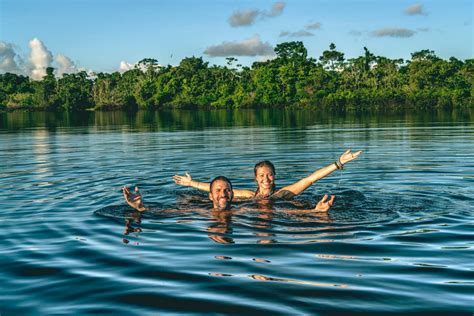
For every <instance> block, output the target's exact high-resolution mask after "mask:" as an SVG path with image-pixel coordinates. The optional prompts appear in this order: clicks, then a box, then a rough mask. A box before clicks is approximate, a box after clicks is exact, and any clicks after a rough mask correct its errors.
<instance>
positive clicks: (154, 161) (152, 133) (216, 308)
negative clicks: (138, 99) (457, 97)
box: [0, 110, 474, 316]
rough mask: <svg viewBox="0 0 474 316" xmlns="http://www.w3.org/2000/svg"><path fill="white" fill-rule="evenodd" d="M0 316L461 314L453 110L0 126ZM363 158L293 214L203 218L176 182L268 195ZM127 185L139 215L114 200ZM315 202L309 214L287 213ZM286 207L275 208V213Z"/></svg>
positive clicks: (459, 161) (35, 119)
mask: <svg viewBox="0 0 474 316" xmlns="http://www.w3.org/2000/svg"><path fill="white" fill-rule="evenodd" d="M0 124H1V125H0V149H1V151H0V189H1V191H2V193H3V198H2V199H0V224H1V227H2V229H3V232H2V234H1V235H2V237H1V240H2V247H1V248H0V258H1V262H2V269H1V270H0V314H1V315H2V316H4V315H63V314H73V315H81V314H132V315H135V314H141V315H147V314H149V315H155V314H168V313H169V314H208V313H213V314H227V313H234V314H257V313H262V314H263V313H265V314H267V315H288V314H297V315H298V314H299V315H308V314H311V315H314V314H335V313H351V314H358V313H359V314H366V313H371V314H376V313H379V312H386V313H430V314H448V313H449V314H451V315H453V314H455V315H458V314H459V315H472V313H473V312H474V304H473V293H474V252H473V249H474V238H473V237H474V233H473V224H474V207H473V205H474V120H473V113H472V111H471V112H469V111H467V112H447V113H446V112H437V113H422V114H410V115H408V114H385V115H383V116H380V115H378V116H377V115H373V114H370V113H366V114H360V115H353V114H328V113H320V112H315V111H303V110H240V111H208V112H206V111H168V112H138V113H132V114H130V113H123V112H106V113H92V112H91V113H84V114H81V115H79V114H68V113H60V114H53V113H22V112H14V113H3V114H0ZM348 148H352V149H353V150H363V154H362V155H361V156H360V157H359V158H358V159H357V160H355V161H353V162H351V163H349V164H348V165H347V166H346V167H345V169H344V170H343V171H337V172H335V173H333V174H332V175H330V176H329V177H327V178H324V179H322V180H320V181H319V182H317V183H315V184H314V185H313V186H312V187H310V188H309V189H308V190H306V191H305V192H304V193H303V194H302V195H300V196H298V197H297V198H296V199H295V200H293V201H285V202H281V201H277V202H275V203H274V204H272V205H268V204H262V203H256V202H252V201H238V202H236V203H235V207H234V211H232V212H220V213H219V212H213V211H211V210H210V203H209V201H208V200H207V197H206V194H204V193H201V192H198V191H196V190H192V189H189V188H184V187H178V186H177V185H176V184H174V182H173V181H172V179H171V177H172V176H173V175H174V174H184V173H185V172H189V173H190V174H191V175H192V176H193V178H194V179H197V180H201V181H209V180H210V179H212V178H213V177H214V176H217V175H226V176H227V177H229V178H230V179H232V181H233V184H234V187H238V188H247V189H254V188H255V183H254V180H253V165H254V164H255V163H257V162H259V161H260V160H263V159H268V160H271V161H272V162H273V163H274V164H275V166H276V168H277V187H281V186H284V185H288V184H291V183H293V182H295V181H297V180H299V179H301V178H302V177H305V176H307V175H309V174H310V173H312V172H313V171H315V170H317V169H319V168H321V167H324V166H326V165H328V164H330V163H332V162H334V161H335V160H336V159H337V158H338V156H339V155H340V154H342V153H343V152H344V150H345V149H348ZM123 185H127V186H135V185H138V186H139V187H140V189H141V192H142V194H143V197H144V201H145V204H147V205H148V206H150V207H151V211H150V212H148V213H144V214H142V215H141V216H140V215H139V214H137V213H136V212H134V211H132V210H131V209H130V208H129V207H128V206H126V205H125V203H124V202H123V197H122V194H121V190H120V188H121V187H122V186H123ZM323 194H334V195H335V196H336V200H335V205H334V206H333V208H332V209H331V210H330V211H329V213H328V214H327V215H325V216H323V215H318V216H316V215H313V214H299V213H298V210H301V209H307V208H311V207H314V204H315V203H316V202H317V201H318V200H319V199H320V198H321V196H322V195H323ZM288 210H289V211H290V212H288Z"/></svg>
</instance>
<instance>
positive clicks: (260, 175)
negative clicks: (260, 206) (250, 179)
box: [253, 160, 276, 193]
mask: <svg viewBox="0 0 474 316" xmlns="http://www.w3.org/2000/svg"><path fill="white" fill-rule="evenodd" d="M253 171H254V173H255V181H257V185H258V189H257V193H258V192H263V191H273V190H275V174H276V172H275V166H274V165H273V164H272V163H271V162H270V161H268V160H264V161H260V162H259V163H257V164H256V165H255V167H254V169H253Z"/></svg>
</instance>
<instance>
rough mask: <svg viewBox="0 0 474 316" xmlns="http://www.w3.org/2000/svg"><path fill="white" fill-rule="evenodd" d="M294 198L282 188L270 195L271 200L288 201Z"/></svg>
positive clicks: (292, 194)
mask: <svg viewBox="0 0 474 316" xmlns="http://www.w3.org/2000/svg"><path fill="white" fill-rule="evenodd" d="M294 196H295V194H294V193H292V192H290V191H289V190H285V188H282V189H280V190H277V191H275V193H273V194H272V195H271V197H272V199H284V200H289V199H291V198H293V197H294Z"/></svg>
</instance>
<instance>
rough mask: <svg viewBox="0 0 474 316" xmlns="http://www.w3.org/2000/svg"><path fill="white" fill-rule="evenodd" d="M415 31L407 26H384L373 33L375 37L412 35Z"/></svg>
mask: <svg viewBox="0 0 474 316" xmlns="http://www.w3.org/2000/svg"><path fill="white" fill-rule="evenodd" d="M415 33H416V32H415V31H413V30H409V29H405V28H389V27H387V28H383V29H378V30H375V31H373V32H372V33H371V35H372V36H375V37H412V36H413V35H415Z"/></svg>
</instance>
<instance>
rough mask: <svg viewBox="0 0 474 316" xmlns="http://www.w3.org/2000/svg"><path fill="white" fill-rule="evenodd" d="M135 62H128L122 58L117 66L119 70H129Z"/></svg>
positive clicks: (133, 66)
mask: <svg viewBox="0 0 474 316" xmlns="http://www.w3.org/2000/svg"><path fill="white" fill-rule="evenodd" d="M135 65H136V63H135V64H130V63H127V62H126V61H124V60H122V61H121V62H120V66H119V72H126V71H129V70H131V69H133V68H135Z"/></svg>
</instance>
